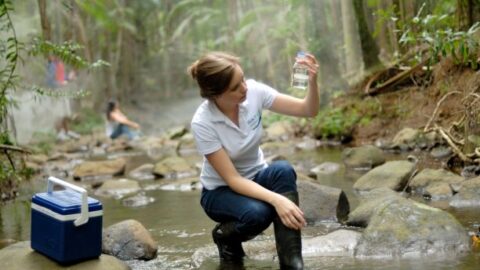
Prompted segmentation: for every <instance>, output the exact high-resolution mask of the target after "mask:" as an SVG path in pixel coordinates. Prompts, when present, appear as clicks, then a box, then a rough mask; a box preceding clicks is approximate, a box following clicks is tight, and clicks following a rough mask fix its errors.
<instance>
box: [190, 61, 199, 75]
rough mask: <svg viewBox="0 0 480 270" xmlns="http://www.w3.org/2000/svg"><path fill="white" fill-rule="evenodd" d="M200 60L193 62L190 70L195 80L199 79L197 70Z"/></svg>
mask: <svg viewBox="0 0 480 270" xmlns="http://www.w3.org/2000/svg"><path fill="white" fill-rule="evenodd" d="M198 62H199V61H198V60H197V61H195V62H193V64H191V65H190V67H189V68H188V72H189V73H190V76H192V78H193V79H197V68H198Z"/></svg>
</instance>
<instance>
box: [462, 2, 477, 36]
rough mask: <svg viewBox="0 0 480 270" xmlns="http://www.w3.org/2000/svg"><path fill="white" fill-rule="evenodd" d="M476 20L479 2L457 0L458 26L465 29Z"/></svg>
mask: <svg viewBox="0 0 480 270" xmlns="http://www.w3.org/2000/svg"><path fill="white" fill-rule="evenodd" d="M478 21H480V2H479V1H478V0H457V22H458V28H459V29H460V30H462V31H466V30H468V29H469V28H470V27H471V26H472V25H473V24H474V23H475V22H478Z"/></svg>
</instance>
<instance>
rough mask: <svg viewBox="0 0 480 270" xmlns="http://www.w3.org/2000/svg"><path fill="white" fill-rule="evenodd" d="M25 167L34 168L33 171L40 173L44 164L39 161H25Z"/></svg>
mask: <svg viewBox="0 0 480 270" xmlns="http://www.w3.org/2000/svg"><path fill="white" fill-rule="evenodd" d="M25 168H28V169H30V170H32V172H34V173H39V172H41V171H42V169H43V167H42V165H39V164H38V163H34V162H30V161H26V162H25Z"/></svg>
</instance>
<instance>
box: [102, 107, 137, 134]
mask: <svg viewBox="0 0 480 270" xmlns="http://www.w3.org/2000/svg"><path fill="white" fill-rule="evenodd" d="M106 117H107V130H106V132H107V136H108V137H110V138H111V139H116V138H118V137H120V136H126V137H127V138H128V139H129V140H133V139H136V138H138V136H139V129H140V125H139V124H138V123H136V122H133V121H131V120H129V119H128V118H127V116H125V114H123V112H122V111H121V110H120V105H119V103H118V102H117V101H114V100H110V101H109V102H108V103H107V111H106Z"/></svg>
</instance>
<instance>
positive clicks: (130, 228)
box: [102, 219, 158, 260]
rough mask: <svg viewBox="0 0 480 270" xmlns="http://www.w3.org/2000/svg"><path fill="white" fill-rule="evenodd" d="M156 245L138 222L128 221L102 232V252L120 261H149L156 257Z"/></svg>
mask: <svg viewBox="0 0 480 270" xmlns="http://www.w3.org/2000/svg"><path fill="white" fill-rule="evenodd" d="M157 249H158V245H157V243H156V242H155V240H153V238H152V236H151V235H150V233H149V232H148V231H147V229H145V227H144V226H143V225H142V224H141V223H140V222H138V221H136V220H133V219H129V220H125V221H122V222H119V223H116V224H113V225H111V226H109V227H108V228H106V229H105V230H104V231H103V237H102V252H103V253H105V254H109V255H113V256H115V257H117V258H119V259H121V260H150V259H153V258H155V257H156V256H157Z"/></svg>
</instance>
